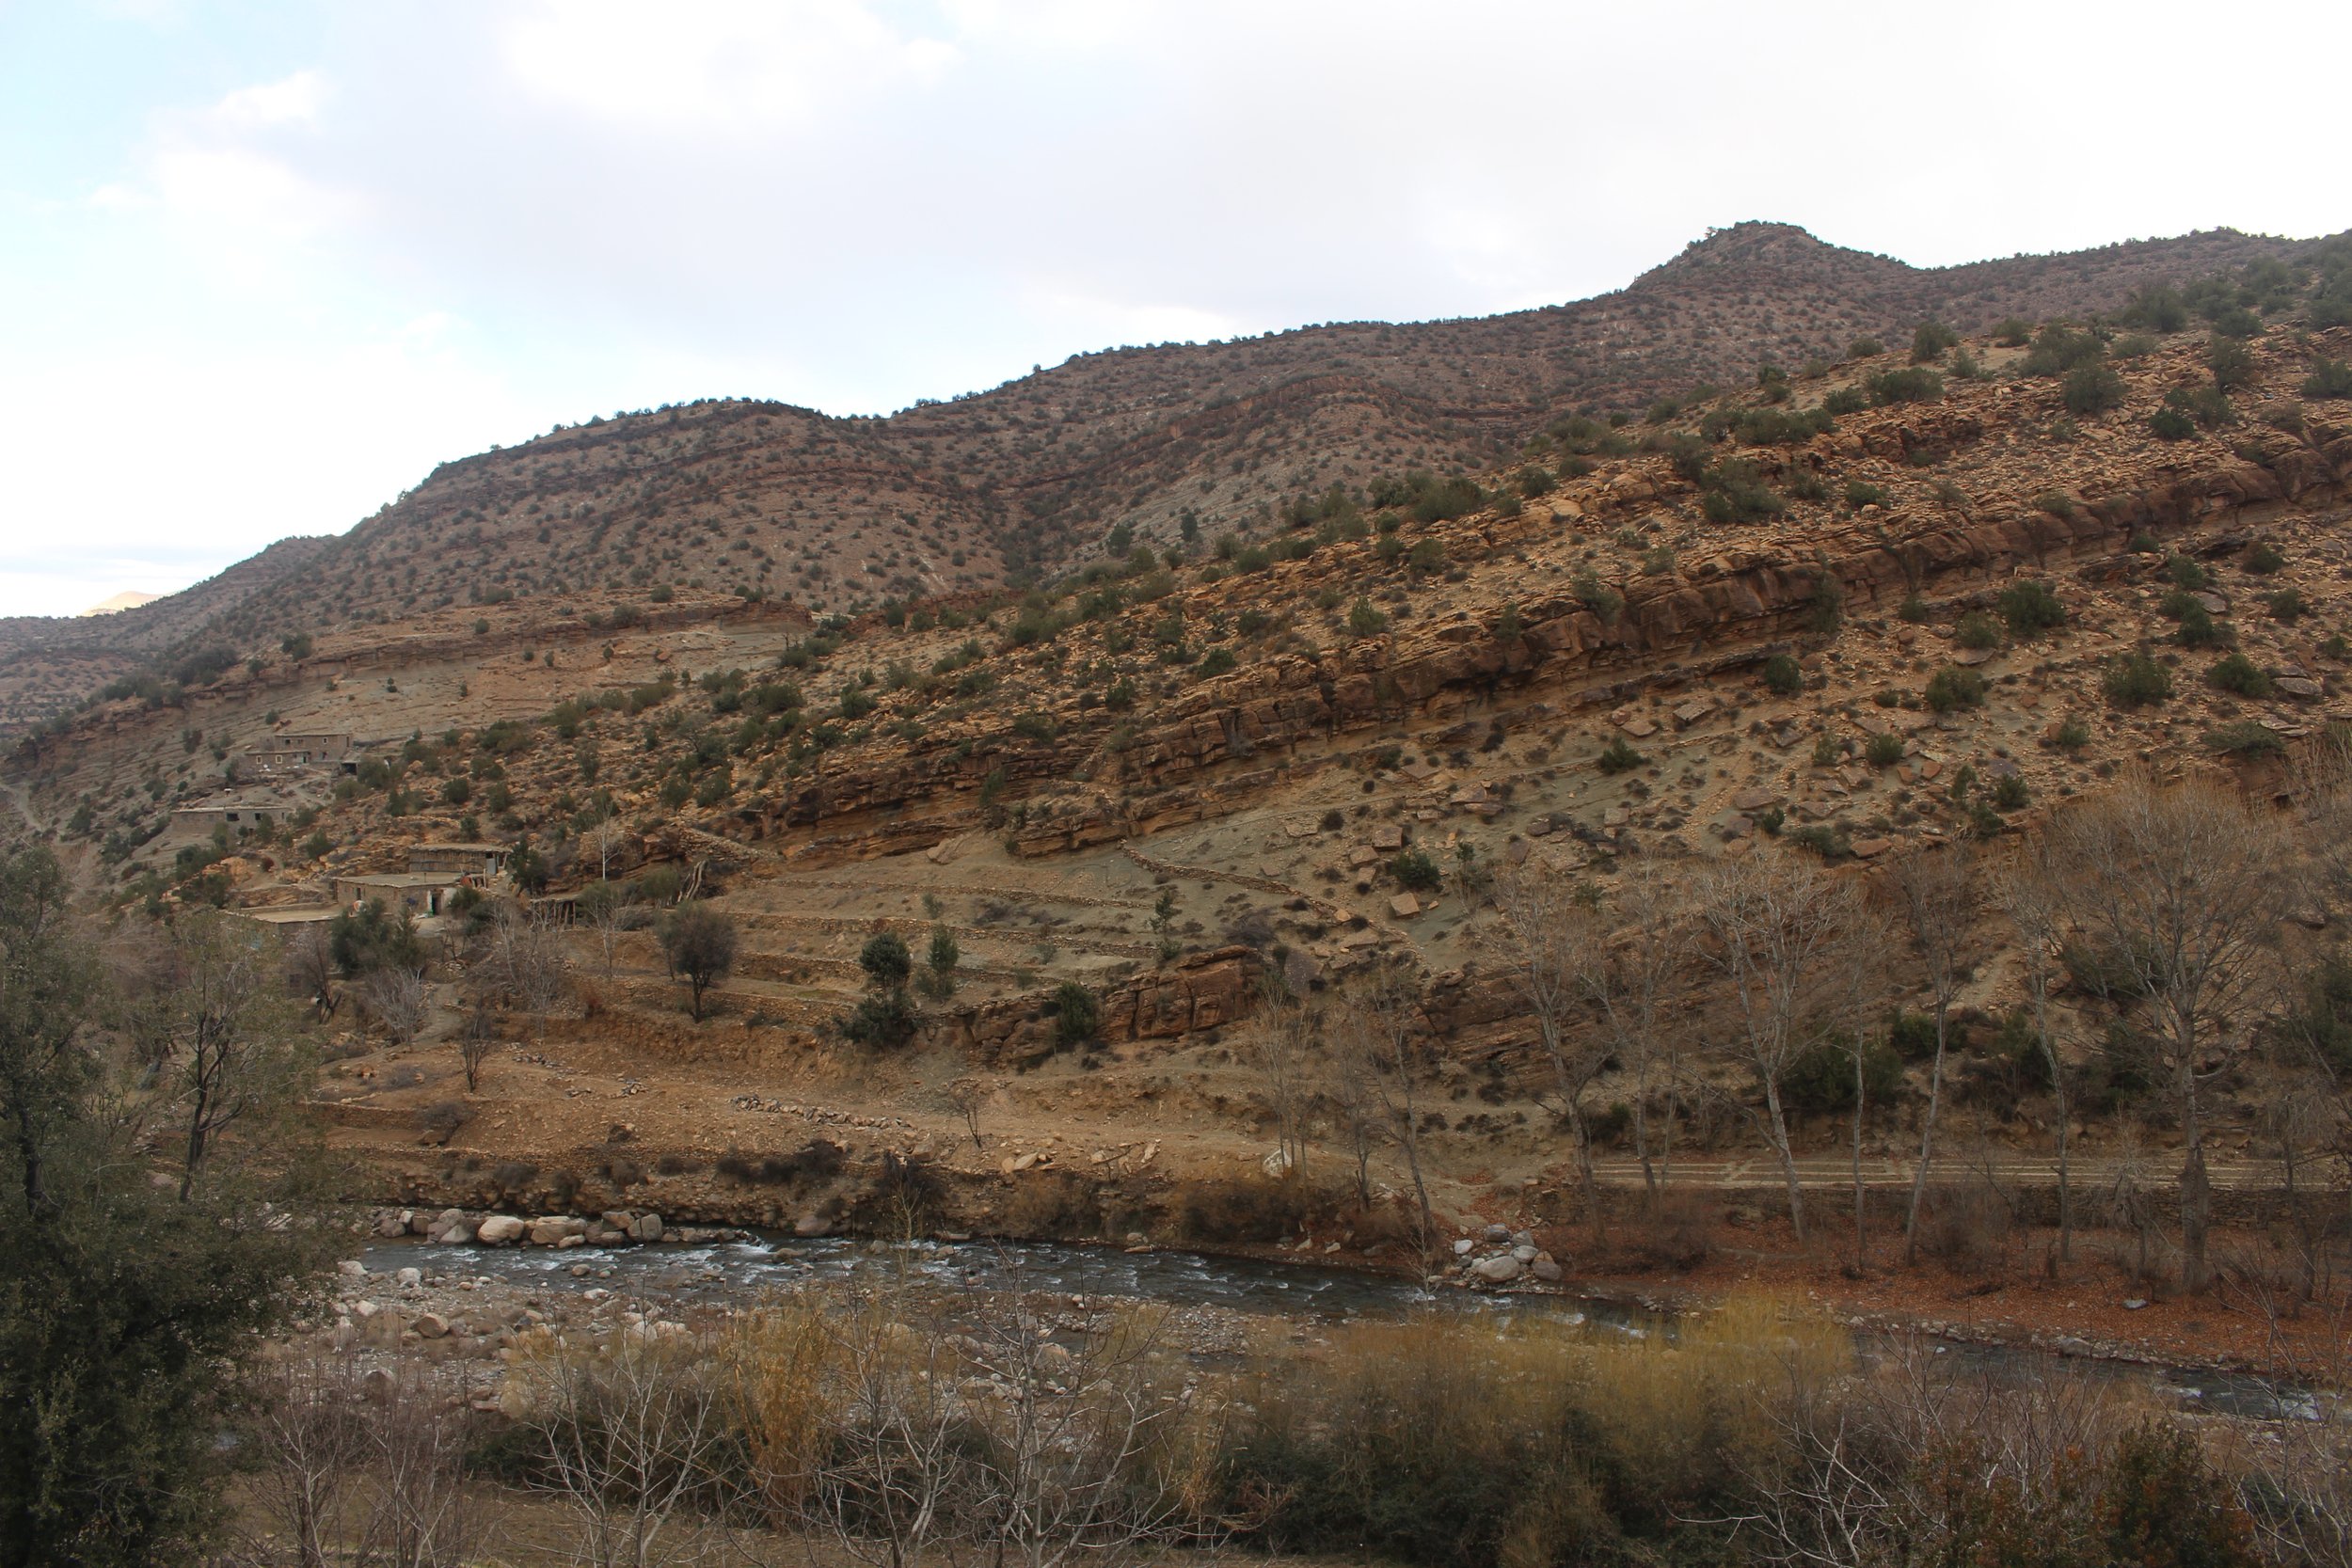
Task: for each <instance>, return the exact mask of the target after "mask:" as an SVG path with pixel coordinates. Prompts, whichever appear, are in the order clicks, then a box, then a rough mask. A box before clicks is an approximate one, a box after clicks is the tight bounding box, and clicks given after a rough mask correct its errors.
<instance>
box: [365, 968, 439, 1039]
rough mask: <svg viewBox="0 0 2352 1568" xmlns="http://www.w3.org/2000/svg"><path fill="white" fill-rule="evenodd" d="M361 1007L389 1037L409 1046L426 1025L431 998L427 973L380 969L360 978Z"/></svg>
mask: <svg viewBox="0 0 2352 1568" xmlns="http://www.w3.org/2000/svg"><path fill="white" fill-rule="evenodd" d="M358 992H359V1010H360V1011H361V1012H363V1013H365V1014H366V1015H367V1016H368V1018H369V1019H370V1020H372V1021H373V1022H374V1023H375V1025H376V1026H377V1027H378V1028H380V1029H382V1030H383V1031H384V1033H385V1034H386V1035H387V1036H389V1037H390V1039H391V1041H392V1043H393V1044H394V1045H406V1044H407V1043H408V1042H409V1041H410V1040H413V1039H415V1038H416V1037H417V1034H418V1031H420V1030H421V1029H422V1028H423V1027H424V1021H425V1017H426V1013H427V1008H428V1004H429V1000H430V994H431V993H430V992H429V991H428V990H427V989H426V986H425V982H424V976H423V975H421V974H418V973H417V972H416V971H414V970H410V969H378V970H373V971H371V972H369V973H368V974H366V975H364V976H362V977H361V978H360V980H359V981H358Z"/></svg>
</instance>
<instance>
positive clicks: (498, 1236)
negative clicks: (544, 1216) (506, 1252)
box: [474, 1214, 523, 1246]
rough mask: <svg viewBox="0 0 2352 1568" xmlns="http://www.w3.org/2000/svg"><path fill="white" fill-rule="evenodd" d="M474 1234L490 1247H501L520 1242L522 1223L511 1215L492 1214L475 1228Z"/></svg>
mask: <svg viewBox="0 0 2352 1568" xmlns="http://www.w3.org/2000/svg"><path fill="white" fill-rule="evenodd" d="M474 1234H475V1235H476V1236H478V1237H480V1238H481V1239H482V1240H483V1241H484V1242H485V1243H488V1244H490V1245H491V1246H503V1245H504V1244H505V1243H508V1242H519V1241H521V1240H522V1236H523V1222H522V1221H520V1220H518V1219H516V1217H515V1216H514V1215H512V1214H492V1215H491V1216H490V1217H489V1218H488V1219H485V1220H484V1221H483V1222H482V1223H481V1225H479V1226H477V1227H475V1229H474Z"/></svg>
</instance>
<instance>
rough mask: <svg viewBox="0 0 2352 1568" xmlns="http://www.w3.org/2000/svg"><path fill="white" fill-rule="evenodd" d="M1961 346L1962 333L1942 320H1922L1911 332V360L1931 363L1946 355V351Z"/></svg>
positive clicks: (1918, 363) (1917, 362)
mask: <svg viewBox="0 0 2352 1568" xmlns="http://www.w3.org/2000/svg"><path fill="white" fill-rule="evenodd" d="M1959 346H1960V334H1959V333H1957V332H1955V331H1953V330H1952V329H1951V328H1950V327H1948V326H1946V325H1944V324H1943V323H1942V322H1936V321H1926V322H1921V323H1920V324H1919V325H1918V326H1917V327H1916V328H1915V329H1914V330H1913V332H1912V334H1911V362H1912V363H1913V364H1915V365H1926V364H1931V363H1932V362H1933V361H1935V360H1938V359H1941V358H1943V357H1944V354H1945V351H1946V350H1947V349H1954V348H1958V347H1959Z"/></svg>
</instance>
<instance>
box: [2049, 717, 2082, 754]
mask: <svg viewBox="0 0 2352 1568" xmlns="http://www.w3.org/2000/svg"><path fill="white" fill-rule="evenodd" d="M2050 744H2052V745H2053V746H2056V747H2057V748H2058V750H2059V751H2061V752H2079V751H2081V750H2082V749H2083V748H2084V747H2085V746H2088V745H2090V725H2088V724H2086V723H2084V722H2083V721H2081V720H2079V719H2076V718H2074V717H2072V716H2071V715H2070V716H2069V717H2067V718H2066V719H2063V720H2061V721H2059V723H2058V729H2057V730H2056V731H2054V732H2053V733H2052V735H2051V736H2050Z"/></svg>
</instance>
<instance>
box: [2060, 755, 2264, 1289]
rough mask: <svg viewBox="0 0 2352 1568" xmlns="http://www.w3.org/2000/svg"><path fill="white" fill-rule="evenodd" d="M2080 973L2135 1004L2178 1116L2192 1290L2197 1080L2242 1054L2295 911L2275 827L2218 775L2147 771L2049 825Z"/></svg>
mask: <svg viewBox="0 0 2352 1568" xmlns="http://www.w3.org/2000/svg"><path fill="white" fill-rule="evenodd" d="M2050 833H2051V836H2052V839H2053V841H2054V843H2055V846H2056V850H2057V853H2056V856H2055V861H2056V866H2057V869H2058V872H2059V879H2058V889H2059V892H2060V895H2061V896H2062V897H2063V900H2064V906H2063V907H2064V909H2065V911H2066V914H2067V917H2068V920H2069V922H2070V924H2071V925H2072V926H2073V927H2074V933H2075V935H2076V937H2077V939H2078V940H2079V941H2080V942H2081V943H2082V944H2083V945H2084V947H2085V948H2086V949H2087V950H2088V952H2087V958H2088V960H2089V961H2088V962H2086V963H2085V964H2084V965H2083V973H2084V974H2085V975H2086V976H2087V977H2088V978H2089V979H2090V983H2091V984H2092V985H2093V987H2094V988H2096V989H2097V990H2101V991H2102V992H2104V993H2105V994H2106V996H2107V998H2108V999H2109V1000H2110V1001H2111V1002H2114V1003H2117V1004H2119V1005H2132V1006H2137V1007H2138V1008H2140V1009H2142V1017H2143V1018H2144V1020H2145V1021H2146V1024H2147V1032H2148V1035H2149V1037H2150V1039H2151V1043H2152V1045H2153V1048H2154V1051H2155V1053H2156V1057H2157V1060H2158V1063H2159V1065H2160V1067H2161V1069H2162V1071H2163V1073H2164V1076H2165V1078H2166V1080H2167V1081H2168V1084H2169V1088H2170V1091H2171V1094H2172V1098H2173V1101H2174V1103H2175V1107H2176V1110H2177V1112H2178V1115H2179V1117H2180V1127H2181V1137H2182V1142H2183V1145H2184V1148H2183V1163H2182V1168H2181V1178H2180V1203H2181V1254H2182V1257H2181V1280H2182V1284H2183V1285H2184V1287H2185V1288H2186V1289H2188V1290H2191V1291H2199V1290H2202V1289H2203V1288H2204V1287H2205V1284H2206V1282H2207V1279H2208V1277H2209V1267H2208V1263H2207V1256H2206V1233H2207V1229H2208V1227H2209V1225H2210V1216H2211V1212H2212V1192H2211V1187H2210V1183H2209V1180H2208V1178H2207V1175H2206V1170H2205V1103H2204V1085H2206V1083H2207V1082H2209V1081H2210V1080H2211V1079H2213V1078H2214V1077H2216V1076H2217V1075H2218V1074H2219V1073H2221V1072H2223V1071H2225V1070H2227V1069H2228V1068H2229V1067H2230V1066H2231V1065H2232V1064H2233V1063H2234V1062H2235V1061H2236V1059H2237V1058H2238V1056H2239V1055H2240V1054H2241V1053H2243V1052H2244V1050H2245V1049H2246V1048H2247V1046H2248V1045H2249V1042H2250V1037H2251V1034H2252V1028H2253V1024H2254V1023H2255V1022H2256V1017H2255V1014H2256V1004H2257V1002H2258V1001H2259V1000H2260V998H2261V997H2262V996H2264V995H2265V989H2266V988H2267V986H2268V985H2269V984H2270V982H2271V980H2272V978H2273V975H2274V973H2275V970H2276V966H2277V961H2278V956H2279V955H2278V942H2279V922H2280V918H2281V917H2282V916H2283V915H2284V914H2285V913H2286V912H2288V911H2291V910H2292V909H2293V908H2294V907H2295V892H2294V881H2293V877H2292V875H2291V871H2290V866H2289V861H2288V856H2287V852H2286V843H2285V839H2284V835H2283V834H2282V833H2281V832H2280V824H2279V823H2278V822H2277V821H2275V820H2273V819H2270V818H2268V817H2265V816H2257V815H2256V814H2255V813H2254V811H2253V810H2252V809H2250V808H2249V806H2248V804H2247V803H2246V801H2245V800H2244V799H2243V798H2242V797H2240V795H2239V794H2238V792H2237V791H2236V790H2235V789H2233V788H2232V787H2230V786H2229V785H2227V784H2220V783H2217V782H2212V781H2207V780H2191V781H2189V782H2186V783H2183V784H2174V785H2171V786H2169V787H2167V786H2163V785H2160V784H2157V783H2156V781H2155V780H2153V778H2151V777H2150V776H2148V774H2146V773H2145V772H2136V773H2134V774H2132V775H2131V776H2129V777H2127V778H2125V779H2124V780H2123V781H2122V783H2121V784H2119V785H2117V787H2115V788H2114V789H2113V790H2111V791H2110V792H2109V793H2108V794H2106V796H2103V797H2101V798H2100V799H2098V800H2093V801H2091V802H2089V803H2087V804H2085V805H2083V806H2081V807H2078V808H2076V809H2075V810H2074V811H2072V812H2069V813H2067V814H2066V815H2064V816H2061V817H2059V818H2058V820H2057V821H2056V822H2054V823H2053V824H2052V825H2051V828H2050Z"/></svg>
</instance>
